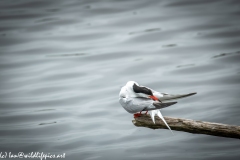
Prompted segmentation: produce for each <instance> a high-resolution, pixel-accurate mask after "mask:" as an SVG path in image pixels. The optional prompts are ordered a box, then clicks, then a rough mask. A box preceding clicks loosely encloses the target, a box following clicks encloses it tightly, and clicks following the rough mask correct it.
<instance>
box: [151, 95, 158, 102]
mask: <svg viewBox="0 0 240 160" xmlns="http://www.w3.org/2000/svg"><path fill="white" fill-rule="evenodd" d="M149 98H151V99H152V100H154V101H158V98H157V97H156V96H149Z"/></svg>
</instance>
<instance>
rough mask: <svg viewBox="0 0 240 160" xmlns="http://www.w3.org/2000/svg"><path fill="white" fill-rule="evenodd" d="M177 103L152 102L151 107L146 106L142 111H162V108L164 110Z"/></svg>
mask: <svg viewBox="0 0 240 160" xmlns="http://www.w3.org/2000/svg"><path fill="white" fill-rule="evenodd" d="M176 103H177V102H167V103H161V102H158V101H153V103H152V105H150V106H148V107H147V108H144V110H143V111H152V110H156V109H162V108H166V107H169V106H171V105H174V104H176Z"/></svg>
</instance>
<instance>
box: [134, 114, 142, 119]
mask: <svg viewBox="0 0 240 160" xmlns="http://www.w3.org/2000/svg"><path fill="white" fill-rule="evenodd" d="M141 115H142V114H141V113H135V114H133V116H134V118H137V117H140V116H141Z"/></svg>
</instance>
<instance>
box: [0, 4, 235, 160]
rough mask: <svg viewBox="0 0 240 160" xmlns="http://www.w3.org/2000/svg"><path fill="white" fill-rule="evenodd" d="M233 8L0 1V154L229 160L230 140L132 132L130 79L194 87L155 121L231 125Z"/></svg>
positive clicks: (170, 87) (168, 87) (166, 88)
mask: <svg viewBox="0 0 240 160" xmlns="http://www.w3.org/2000/svg"><path fill="white" fill-rule="evenodd" d="M239 26H240V3H239V1H237V0H235V1H234V0H229V1H220V0H216V1H209V0H199V1H191V0H189V1H186V0H180V1H178V0H175V1H174V0H169V1H158V0H146V1H143V0H135V1H133V0H129V1H120V0H112V1H110V0H109V1H106V0H103V1H97V0H95V1H90V0H85V1H84V0H80V1H60V0H59V1H47V0H45V1H40V0H39V1H30V0H29V1H27V0H18V1H11V0H8V1H0V53H1V54H0V151H1V152H12V153H18V152H20V151H21V152H24V153H29V152H37V151H39V152H44V153H51V154H61V153H66V159H69V160H72V159H81V160H84V159H86V160H87V159H101V160H106V159H119V160H121V159H131V160H138V159H150V160H153V159H156V160H159V159H166V160H167V159H170V160H171V159H183V160H185V159H218V160H220V159H231V160H232V159H239V157H240V141H239V140H238V139H231V138H221V137H214V136H209V135H197V134H191V133H185V132H178V131H174V133H175V136H172V135H171V134H170V132H169V131H168V130H165V129H161V130H151V129H148V128H137V127H135V126H134V125H133V124H132V122H131V121H132V119H133V116H132V115H131V114H129V113H127V112H126V111H125V110H124V109H123V108H122V107H121V106H120V104H119V103H118V93H119V91H120V87H121V86H123V85H125V83H126V82H127V81H128V80H135V81H137V82H138V83H140V84H142V85H146V86H149V87H151V88H154V89H155V90H158V91H161V92H167V93H188V92H198V94H197V95H195V96H192V97H189V98H186V99H182V100H179V103H177V104H176V105H174V106H171V107H169V108H166V109H163V110H162V113H163V115H165V116H171V117H180V118H188V119H195V120H203V121H210V122H218V123H226V124H232V125H240V106H239V104H240V99H239V95H240V85H239V84H240V65H239V64H240V63H239V62H240V27H239Z"/></svg>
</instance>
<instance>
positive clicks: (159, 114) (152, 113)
mask: <svg viewBox="0 0 240 160" xmlns="http://www.w3.org/2000/svg"><path fill="white" fill-rule="evenodd" d="M149 113H150V116H151V118H152V121H153V123H154V124H155V118H154V117H155V114H157V115H158V117H159V118H161V120H162V121H163V122H164V123H165V125H166V126H167V127H168V129H169V130H170V131H171V132H172V130H171V128H170V127H169V126H168V124H167V122H166V121H165V119H164V118H163V116H162V114H161V112H160V110H152V111H149ZM172 134H173V132H172ZM173 135H174V134H173Z"/></svg>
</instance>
